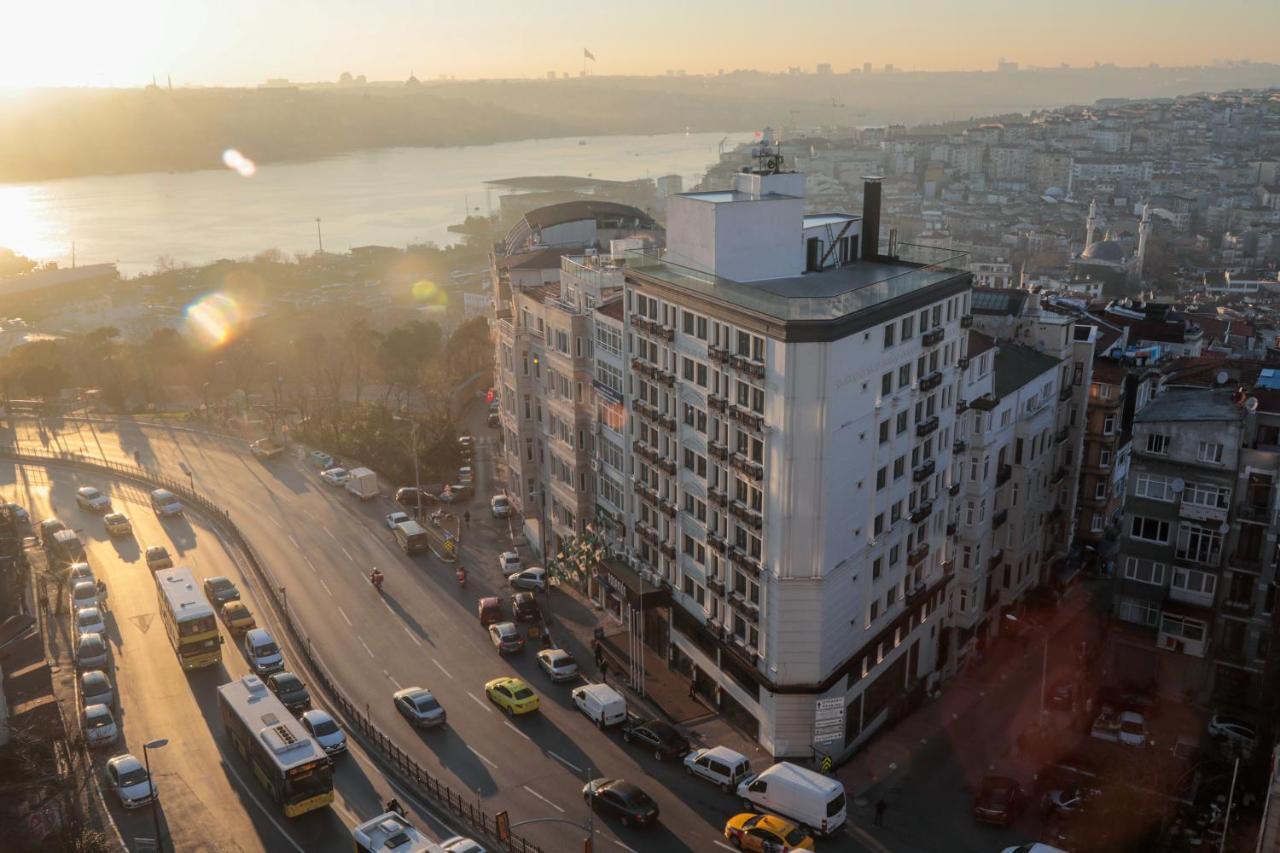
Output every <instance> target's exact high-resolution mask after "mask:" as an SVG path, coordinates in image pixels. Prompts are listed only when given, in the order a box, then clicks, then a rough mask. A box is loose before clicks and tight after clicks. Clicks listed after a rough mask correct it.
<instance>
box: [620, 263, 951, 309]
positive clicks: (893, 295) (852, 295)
mask: <svg viewBox="0 0 1280 853" xmlns="http://www.w3.org/2000/svg"><path fill="white" fill-rule="evenodd" d="M898 251H899V253H900V254H899V257H898V259H896V260H889V259H886V260H858V261H854V262H853V263H850V264H846V265H845V266H842V267H834V268H832V269H826V270H822V271H821V272H810V273H804V274H802V275H795V276H788V277H786V278H774V279H768V280H765V281H752V282H740V281H733V280H731V279H727V278H724V277H722V276H718V275H715V274H714V273H711V272H707V271H705V270H699V269H695V268H694V267H691V266H686V265H684V264H678V263H675V262H673V261H668V260H666V257H665V253H664V250H662V249H633V250H630V251H628V252H627V270H628V272H629V273H635V274H636V275H638V276H642V277H648V278H651V279H654V280H657V281H659V282H664V283H666V284H670V285H673V286H675V287H679V288H682V289H684V290H688V291H690V292H692V293H697V294H699V295H701V296H705V297H709V298H711V299H715V300H717V301H720V302H724V303H726V304H728V305H731V306H734V307H737V308H742V309H745V310H748V311H753V312H756V313H758V314H763V315H765V316H767V317H772V318H774V319H776V320H783V321H801V320H833V319H839V318H841V317H847V316H849V315H850V314H856V313H858V312H860V311H866V310H868V309H870V308H874V307H876V306H878V305H881V304H883V303H885V302H889V301H891V300H893V299H897V298H899V297H903V296H908V295H910V294H912V293H915V292H916V291H919V290H922V289H924V288H927V287H932V286H934V285H937V284H941V283H943V282H945V281H950V280H952V279H954V278H955V277H956V276H960V275H968V272H967V271H966V270H965V269H964V266H965V257H966V256H965V253H963V252H954V251H951V250H948V249H936V248H934V247H931V246H915V245H910V244H899V246H898Z"/></svg>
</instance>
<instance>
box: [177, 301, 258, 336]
mask: <svg viewBox="0 0 1280 853" xmlns="http://www.w3.org/2000/svg"><path fill="white" fill-rule="evenodd" d="M243 319H244V310H243V308H242V307H241V305H240V303H239V302H238V301H236V299H235V297H233V296H228V295H227V294H225V293H207V294H205V295H204V296H202V297H200V298H199V299H197V300H196V301H195V302H192V303H191V304H190V305H188V306H187V310H186V325H187V329H188V330H189V331H190V332H191V333H192V334H194V335H195V336H196V338H197V339H199V340H200V341H201V342H202V343H203V344H204V345H205V346H207V347H209V348H210V349H217V348H218V347H221V346H223V345H225V344H226V343H227V342H228V341H230V340H231V339H232V338H233V337H235V335H236V332H237V331H239V328H240V324H241V321H242V320H243Z"/></svg>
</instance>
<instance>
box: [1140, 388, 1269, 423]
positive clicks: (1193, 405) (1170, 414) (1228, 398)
mask: <svg viewBox="0 0 1280 853" xmlns="http://www.w3.org/2000/svg"><path fill="white" fill-rule="evenodd" d="M1233 396H1234V392H1233V391H1231V390H1229V389H1224V388H1212V389H1211V388H1170V389H1169V390H1167V391H1165V392H1164V393H1162V394H1157V395H1156V396H1155V397H1154V398H1152V400H1151V402H1150V403H1147V405H1146V406H1145V407H1144V408H1143V409H1142V411H1141V412H1139V413H1138V414H1137V415H1135V416H1134V418H1133V422H1134V423H1139V424H1149V423H1159V422H1168V421H1239V420H1243V419H1244V414H1243V412H1244V410H1243V409H1241V408H1240V407H1239V406H1237V405H1236V404H1235V401H1234V400H1233V399H1232V397H1233Z"/></svg>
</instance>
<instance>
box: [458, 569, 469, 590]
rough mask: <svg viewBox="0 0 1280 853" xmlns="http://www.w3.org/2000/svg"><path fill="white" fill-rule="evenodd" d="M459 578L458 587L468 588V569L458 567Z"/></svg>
mask: <svg viewBox="0 0 1280 853" xmlns="http://www.w3.org/2000/svg"><path fill="white" fill-rule="evenodd" d="M457 576H458V586H466V585H467V567H466V566H458V571H457Z"/></svg>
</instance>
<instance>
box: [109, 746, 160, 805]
mask: <svg viewBox="0 0 1280 853" xmlns="http://www.w3.org/2000/svg"><path fill="white" fill-rule="evenodd" d="M103 772H104V775H105V776H106V780H107V788H108V789H109V790H111V791H112V792H113V793H114V794H115V795H116V798H117V799H119V800H120V805H122V806H124V807H125V808H126V809H137V808H141V807H142V806H145V805H147V804H148V803H150V802H151V800H152V799H154V798H155V797H158V796H160V790H159V787H158V786H157V785H156V783H155V781H154V780H152V778H151V777H150V776H149V775H147V768H146V767H144V766H143V764H142V762H141V761H139V760H138V759H136V758H134V757H133V756H132V755H130V754H129V753H127V752H126V753H125V754H124V755H117V756H116V757H115V758H113V759H111V760H110V761H108V762H107V767H106V770H105V771H103Z"/></svg>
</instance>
